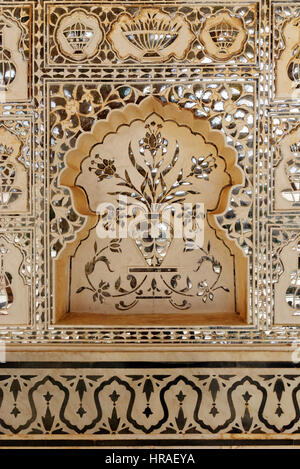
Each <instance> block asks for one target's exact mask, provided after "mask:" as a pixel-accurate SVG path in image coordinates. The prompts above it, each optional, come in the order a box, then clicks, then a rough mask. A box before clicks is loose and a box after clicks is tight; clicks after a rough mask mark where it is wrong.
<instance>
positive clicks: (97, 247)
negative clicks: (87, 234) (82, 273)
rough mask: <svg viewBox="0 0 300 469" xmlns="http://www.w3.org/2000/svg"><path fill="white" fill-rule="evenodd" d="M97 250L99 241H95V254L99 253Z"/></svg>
mask: <svg viewBox="0 0 300 469" xmlns="http://www.w3.org/2000/svg"><path fill="white" fill-rule="evenodd" d="M97 250H98V246H97V241H95V243H94V251H95V254H96V253H97Z"/></svg>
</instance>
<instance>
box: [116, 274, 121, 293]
mask: <svg viewBox="0 0 300 469" xmlns="http://www.w3.org/2000/svg"><path fill="white" fill-rule="evenodd" d="M120 286H121V277H118V278H117V280H116V282H115V289H116V290H119V288H120Z"/></svg>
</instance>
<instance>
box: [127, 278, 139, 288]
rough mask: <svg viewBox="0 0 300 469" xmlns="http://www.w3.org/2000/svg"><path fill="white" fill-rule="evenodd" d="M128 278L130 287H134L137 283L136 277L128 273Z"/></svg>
mask: <svg viewBox="0 0 300 469" xmlns="http://www.w3.org/2000/svg"><path fill="white" fill-rule="evenodd" d="M127 278H128V280H130V286H131V288H132V289H134V288H135V287H136V285H137V281H136V278H135V277H134V275H128V277H127Z"/></svg>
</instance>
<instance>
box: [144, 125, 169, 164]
mask: <svg viewBox="0 0 300 469" xmlns="http://www.w3.org/2000/svg"><path fill="white" fill-rule="evenodd" d="M161 128H162V125H161V124H156V123H155V122H151V124H147V125H146V129H148V130H147V132H146V135H145V137H144V138H143V139H141V140H140V142H139V144H140V152H141V153H142V154H143V153H144V152H145V150H149V151H150V153H151V154H152V156H155V155H156V153H157V151H158V150H159V149H162V151H163V153H165V152H166V151H167V150H166V147H167V145H168V141H167V140H166V139H164V138H163V137H162V135H161V132H160V129H161Z"/></svg>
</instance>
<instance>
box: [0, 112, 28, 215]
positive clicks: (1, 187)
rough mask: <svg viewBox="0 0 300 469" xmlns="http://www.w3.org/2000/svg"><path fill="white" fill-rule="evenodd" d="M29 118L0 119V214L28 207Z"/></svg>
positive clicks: (21, 210) (17, 211)
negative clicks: (25, 119)
mask: <svg viewBox="0 0 300 469" xmlns="http://www.w3.org/2000/svg"><path fill="white" fill-rule="evenodd" d="M31 128H32V127H31V121H30V119H28V120H27V121H24V120H23V121H22V120H16V119H12V120H8V119H7V120H3V121H0V214H12V213H17V214H21V213H27V212H29V211H30V207H31V169H30V166H31V148H32V146H31Z"/></svg>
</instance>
